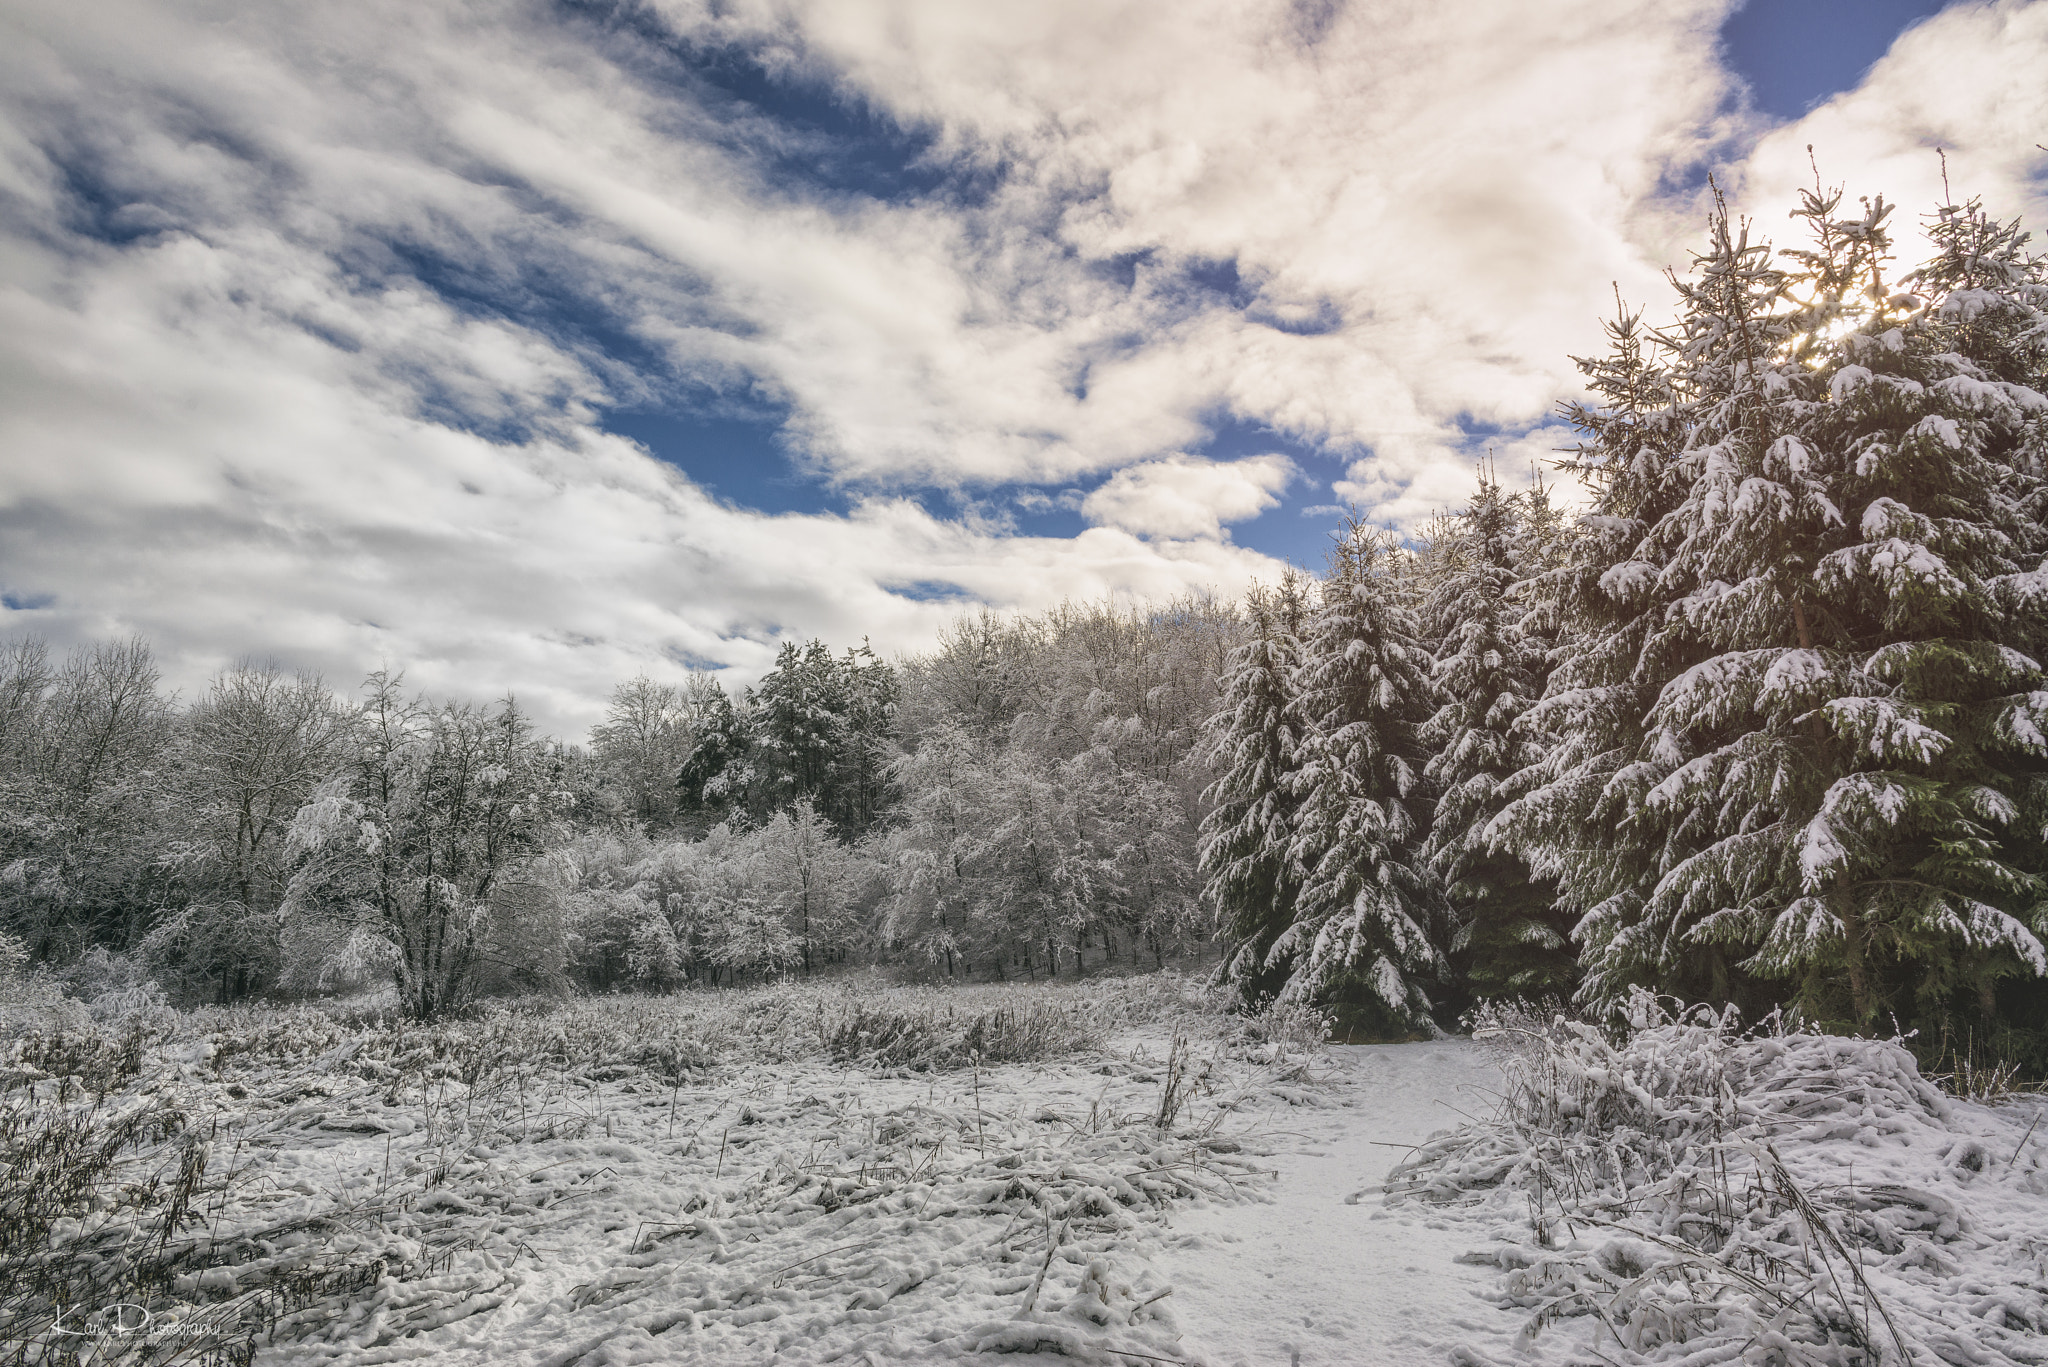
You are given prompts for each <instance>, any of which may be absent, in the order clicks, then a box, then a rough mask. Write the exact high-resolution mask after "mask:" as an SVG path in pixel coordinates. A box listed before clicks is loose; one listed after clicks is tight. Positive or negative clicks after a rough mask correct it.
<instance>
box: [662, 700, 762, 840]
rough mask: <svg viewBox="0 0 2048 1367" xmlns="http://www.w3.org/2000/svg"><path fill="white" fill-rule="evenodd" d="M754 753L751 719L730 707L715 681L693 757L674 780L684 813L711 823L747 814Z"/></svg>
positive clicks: (703, 709) (700, 711) (699, 722)
mask: <svg viewBox="0 0 2048 1367" xmlns="http://www.w3.org/2000/svg"><path fill="white" fill-rule="evenodd" d="M753 748H754V743H753V736H752V732H751V730H750V728H749V727H748V724H747V718H746V717H745V716H743V715H742V714H741V713H740V711H739V709H738V708H736V707H734V706H733V705H732V699H731V698H730V697H728V696H727V694H726V691H725V688H724V686H723V685H722V684H720V683H719V682H718V681H717V680H715V679H714V680H712V682H711V686H710V690H709V692H708V694H707V695H706V697H705V698H704V701H703V703H702V705H701V706H700V707H699V709H698V713H697V719H696V725H695V727H694V728H693V737H692V741H691V745H690V751H689V754H687V755H686V756H684V759H683V764H682V768H681V770H680V771H679V772H678V773H677V775H676V790H677V793H678V795H679V799H680V804H681V806H680V809H681V810H682V811H684V812H687V813H691V814H694V815H696V816H697V817H699V818H700V819H708V820H718V819H721V818H722V817H723V816H724V814H725V813H727V812H730V811H734V810H738V811H741V812H744V811H745V810H746V804H747V797H748V794H749V790H750V789H751V788H752V787H753V778H754V770H753V762H752V755H753Z"/></svg>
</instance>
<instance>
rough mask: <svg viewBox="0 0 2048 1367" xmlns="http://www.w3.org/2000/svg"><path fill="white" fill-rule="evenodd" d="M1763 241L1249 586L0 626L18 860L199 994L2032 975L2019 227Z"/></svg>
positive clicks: (1969, 224) (33, 916)
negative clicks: (816, 621) (576, 613)
mask: <svg viewBox="0 0 2048 1367" xmlns="http://www.w3.org/2000/svg"><path fill="white" fill-rule="evenodd" d="M1891 213H1892V210H1891V208H1890V206H1888V205H1886V204H1885V203H1884V202H1883V201H1882V200H1881V199H1880V200H1877V201H1875V202H1871V203H1866V204H1864V205H1863V206H1862V208H1861V211H1860V212H1857V211H1846V212H1845V211H1844V209H1843V207H1842V195H1841V193H1840V192H1839V191H1834V192H1823V191H1821V190H1818V189H1816V190H1815V191H1813V192H1810V193H1808V194H1807V195H1805V196H1804V198H1803V201H1802V204H1801V207H1800V209H1799V210H1798V211H1797V213H1796V214H1795V218H1796V219H1797V220H1799V222H1800V223H1801V224H1802V225H1803V231H1804V237H1803V240H1802V241H1801V242H1800V244H1799V245H1797V246H1795V247H1792V248H1789V249H1783V250H1779V249H1774V248H1773V247H1771V246H1770V245H1769V244H1768V243H1766V242H1763V241H1761V240H1759V239H1756V238H1755V235H1754V229H1753V227H1752V225H1749V224H1745V223H1740V222H1735V221H1731V219H1730V218H1729V216H1728V215H1727V214H1726V213H1725V211H1724V212H1720V213H1717V214H1716V216H1715V217H1714V219H1713V220H1712V223H1711V225H1710V237H1709V244H1708V246H1707V248H1706V249H1705V250H1704V251H1703V252H1701V253H1700V254H1699V255H1698V256H1697V258H1696V260H1695V262H1694V264H1693V269H1692V270H1691V271H1690V272H1689V273H1688V274H1686V275H1685V276H1683V277H1680V276H1677V275H1674V276H1673V277H1672V284H1673V286H1674V289H1675V292H1676V295H1677V312H1676V316H1675V317H1674V318H1673V319H1672V320H1671V321H1670V322H1668V323H1666V324H1665V325H1662V326H1650V325H1648V324H1646V323H1645V321H1644V314H1643V312H1642V311H1627V310H1624V311H1622V312H1621V313H1620V314H1619V315H1618V316H1617V317H1616V318H1615V319H1614V320H1612V321H1611V322H1610V323H1609V324H1608V325H1607V332H1608V339H1609V343H1610V347H1609V350H1608V352H1607V353H1606V354H1605V355H1602V356H1598V357H1594V358H1588V359H1585V360H1582V361H1581V362H1580V367H1581V369H1582V370H1583V372H1584V373H1585V375H1586V378H1587V385H1588V389H1589V392H1590V397H1589V399H1588V400H1586V401H1585V402H1582V403H1578V404H1574V405H1572V406H1570V408H1569V409H1568V413H1567V416H1568V417H1569V418H1570V420H1571V421H1572V422H1573V423H1574V424H1575V425H1576V426H1577V427H1578V429H1579V430H1580V431H1581V433H1582V434H1583V441H1582V443H1581V445H1580V447H1579V448H1578V449H1577V450H1576V451H1575V452H1571V453H1567V454H1566V455H1565V456H1564V458H1563V459H1562V460H1561V461H1560V462H1559V464H1560V466H1561V467H1562V469H1563V470H1564V471H1565V472H1566V473H1567V474H1568V475H1570V476H1571V477H1572V478H1573V479H1574V480H1576V482H1577V483H1578V484H1579V485H1580V486H1581V487H1583V488H1584V489H1585V490H1586V491H1587V494H1586V497H1587V499H1588V500H1589V502H1588V503H1587V506H1585V507H1584V508H1583V509H1579V510H1575V511H1568V510H1567V509H1566V508H1565V507H1564V506H1562V504H1561V502H1560V500H1558V499H1557V498H1555V497H1554V493H1555V490H1554V488H1546V487H1545V486H1544V485H1542V484H1541V483H1532V484H1531V485H1530V486H1529V487H1526V488H1509V487H1508V486H1507V485H1505V484H1504V483H1502V482H1501V481H1500V480H1499V478H1498V477H1497V476H1496V475H1495V474H1494V472H1492V471H1491V470H1488V471H1486V472H1484V474H1483V475H1482V478H1481V479H1480V481H1479V484H1478V487H1477V489H1476V490H1475V492H1474V493H1473V495H1472V497H1471V499H1470V502H1469V504H1468V505H1467V507H1466V508H1464V509H1463V510H1461V511H1459V512H1457V513H1456V514H1454V515H1449V516H1445V517H1442V518H1439V519H1437V520H1436V521H1435V522H1434V523H1432V524H1431V525H1430V526H1428V527H1426V528H1424V529H1422V531H1421V532H1420V534H1418V535H1416V536H1413V537H1407V538H1403V537H1398V536H1396V535H1394V534H1393V533H1391V532H1388V531H1386V530H1383V529H1376V528H1373V527H1371V526H1368V525H1366V524H1364V523H1362V522H1359V521H1356V520H1352V521H1349V522H1347V523H1346V525H1345V526H1344V527H1343V528H1342V529H1340V531H1339V532H1338V534H1337V535H1336V536H1335V537H1334V538H1333V541H1334V544H1333V548H1332V552H1331V555H1330V559H1329V562H1328V564H1327V566H1326V567H1325V568H1324V571H1323V572H1322V573H1321V574H1319V575H1309V574H1306V573H1298V572H1290V573H1289V574H1287V575H1284V576H1283V577H1282V578H1281V579H1280V581H1279V582H1277V583H1275V584H1271V585H1266V586H1261V587H1258V588H1255V589H1254V590H1252V591H1251V592H1250V593H1248V594H1247V595H1246V596H1245V597H1244V598H1243V599H1242V600H1240V601H1223V600H1219V599H1214V598H1204V597H1194V598H1188V599H1185V600H1181V601H1177V602H1173V603H1168V604H1160V605H1132V604H1118V603H1095V604H1082V605H1071V604H1070V605H1067V606H1063V607H1061V608H1059V609H1056V610H1054V611H1051V612H1047V613H1043V614H1039V615H1035V616H999V615H995V614H991V613H986V612H983V613H979V614H969V615H966V616H963V617H962V618H961V619H960V620H959V621H958V622H957V623H956V624H955V625H954V626H953V627H952V628H951V629H950V630H949V631H948V632H946V633H945V634H944V635H943V637H942V638H941V640H940V641H939V643H938V645H937V646H936V647H935V648H934V649H932V650H930V651H927V652H924V653H921V654H915V655H910V656H906V657H902V658H899V659H897V660H895V661H884V660H882V659H880V658H878V657H877V656H876V655H875V654H874V653H873V652H872V651H871V650H869V649H868V648H867V647H866V646H865V645H863V646H861V647H856V648H853V649H849V650H844V651H840V652H837V653H835V652H834V651H832V650H831V649H829V648H827V647H826V646H825V645H824V644H822V643H820V642H816V641H812V642H808V643H798V642H790V643H787V644H785V645H784V646H783V647H782V649H781V652H780V654H779V655H778V657H777V659H776V662H775V665H774V668H773V669H771V670H770V671H769V672H768V674H767V675H766V676H764V677H763V678H762V680H761V681H760V682H759V683H757V684H756V685H754V686H753V687H752V688H750V689H744V690H741V691H740V692H739V693H738V695H737V696H734V695H732V694H729V693H728V692H727V691H726V689H725V688H724V687H723V686H722V684H721V683H720V682H719V681H718V680H717V679H716V678H714V677H712V676H709V675H705V674H691V675H689V676H688V677H687V678H685V679H683V680H681V681H678V682H660V681H655V680H651V679H646V678H641V679H636V680H633V681H630V682H628V683H626V684H624V685H622V686H621V687H620V688H619V689H618V690H617V691H616V692H615V693H614V695H613V697H612V699H611V704H610V707H609V709H608V712H607V716H606V719H605V721H604V722H603V723H602V724H601V725H599V726H598V727H597V728H595V729H594V731H593V732H592V735H591V737H590V739H589V743H588V744H587V745H582V746H577V745H566V744H562V743H558V742H555V741H551V740H548V739H546V738H542V737H539V736H536V735H535V734H534V733H533V730H532V728H531V726H530V725H529V723H528V722H527V720H526V719H525V718H524V716H523V715H522V714H521V713H520V711H519V709H518V707H517V704H516V702H514V701H513V700H511V699H506V700H504V701H502V702H501V703H499V704H497V705H495V706H492V707H483V708H479V707H476V706H474V705H471V704H467V703H459V702H449V701H434V700H429V699H425V698H420V697H415V696H411V695H408V694H407V693H405V691H404V690H403V688H402V686H401V681H400V680H398V679H396V678H393V677H389V676H386V675H383V674H377V675H372V676H371V678H370V679H369V680H368V682H367V683H366V684H365V686H364V688H363V690H362V691H361V692H360V694H358V695H357V696H356V697H354V698H353V699H349V700H343V699H340V698H338V697H336V696H334V695H333V694H332V693H331V692H330V691H329V690H327V689H326V688H324V687H323V686H322V685H321V684H320V683H319V681H318V680H315V679H311V678H308V677H304V676H296V675H286V674H284V673H283V672H281V671H279V670H276V669H270V668H263V667H254V666H244V667H239V668H236V669H233V670H229V671H226V672H225V673H223V674H222V675H221V676H220V677H219V678H218V679H216V680H215V681H214V683H213V684H212V685H211V687H210V688H209V690H208V691H207V692H206V693H205V694H204V695H203V696H202V697H200V698H198V699H196V700H194V701H192V702H191V703H189V704H186V705H182V706H180V705H178V704H177V703H175V702H174V701H173V700H171V699H168V698H166V697H165V696H163V694H162V692H161V690H160V689H159V687H158V681H157V678H156V672H155V668H154V666H153V664H152V663H151V661H150V657H149V653H148V650H147V648H146V647H145V646H144V645H142V644H141V643H139V642H126V643H107V644H101V645H97V646H92V647H88V648H86V649H83V650H81V651H78V652H76V653H74V654H73V655H72V656H71V657H70V658H69V659H67V660H65V661H64V662H62V663H61V664H57V663H53V662H52V661H51V660H50V658H49V656H48V653H47V651H45V650H44V649H43V648H42V647H41V646H40V645H38V644H37V643H35V642H33V641H25V640H24V641H17V642H15V643H14V644H13V645H12V646H10V647H9V648H8V650H7V652H6V654H5V656H4V658H0V799H4V816H0V916H4V918H5V919H4V925H5V928H6V933H7V934H8V935H9V936H10V937H11V940H12V942H13V943H14V944H15V945H16V946H17V947H18V951H17V952H18V953H20V954H24V955H26V956H29V957H31V958H32V959H34V960H35V961H37V962H39V963H42V964H45V965H49V966H52V971H62V972H70V973H74V974H78V973H87V972H93V973H99V974H101V975H102V976H105V975H108V974H118V973H129V974H137V973H144V972H146V973H148V974H149V975H151V976H152V978H153V980H154V981H156V982H158V983H160V984H162V985H163V986H164V987H165V989H166V990H168V991H170V992H172V993H173V994H175V995H179V996H183V997H185V998H188V999H189V998H198V997H211V998H212V999H214V1000H230V999H233V998H235V997H237V996H240V995H245V994H248V993H251V992H258V991H270V990H284V991H319V990H339V989H341V988H346V987H352V986H357V985H360V984H362V983H365V982H369V981H372V980H376V979H379V978H384V979H388V980H391V981H394V982H396V983H397V984H398V986H399V989H400V992H401V994H402V996H403V998H404V1000H405V1003H406V1005H407V1006H408V1008H409V1009H411V1010H413V1011H415V1012H416V1013H419V1014H422V1015H430V1014H433V1013H434V1012H436V1011H439V1010H441V1009H444V1008H445V1007H446V1006H447V1005H449V1004H450V1003H452V1002H454V1001H456V1000H459V999H460V998H461V997H463V996H464V995H466V994H470V993H474V992H478V991H509V990H529V989H540V988H547V987H556V986H560V985H562V984H567V983H576V984H580V985H581V986H583V987H585V988H587V989H590V990H600V991H602V990H618V989H646V990H660V989H664V988H668V987H672V986H675V985H678V984H682V983H686V982H739V981H746V980H752V979H759V978H761V977H764V976H771V975H775V974H780V973H788V972H815V971H818V970H819V969H821V968H823V967H826V966H828V965H832V964H837V963H843V962H847V961H853V960H860V961H887V962H894V963H897V964H902V965H907V966H911V967H914V968H916V969H918V970H919V971H922V972H927V973H933V974H940V975H953V976H976V977H1003V978H1011V977H1022V978H1027V979H1030V978H1037V977H1039V976H1043V975H1059V974H1066V973H1073V972H1077V971H1082V970H1084V969H1086V968H1088V967H1090V966H1091V965H1098V964H1102V963H1109V962H1115V963H1144V962H1151V963H1155V964H1156V963H1163V962H1164V961H1165V960H1166V959H1167V958H1168V957H1169V956H1182V955H1186V954H1189V953H1196V954H1205V953H1207V954H1214V955H1217V956H1220V957H1219V965H1218V972H1219V973H1220V974H1221V975H1222V976H1223V977H1224V978H1225V979H1227V980H1228V981H1230V982H1232V983H1234V984H1236V986H1237V987H1238V989H1239V991H1240V992H1241V993H1242V995H1243V996H1244V997H1245V998H1246V999H1247V1000H1249V1001H1259V1000H1264V999H1268V998H1272V997H1282V998H1287V999H1298V1000H1305V1001H1313V1002H1316V1003H1320V1004H1322V1005H1324V1006H1327V1007H1331V1008H1333V1009H1335V1010H1336V1011H1337V1012H1338V1014H1339V1015H1340V1016H1341V1017H1343V1018H1345V1019H1346V1020H1347V1022H1348V1023H1349V1024H1350V1026H1351V1028H1353V1029H1356V1030H1360V1031H1376V1032H1381V1033H1387V1032H1402V1031H1409V1030H1428V1029H1434V1028H1437V1027H1439V1026H1442V1025H1448V1024H1450V1023H1452V1021H1453V1020H1454V1019H1455V1018H1456V1016H1457V1015H1458V1013H1459V1012H1460V1011H1461V1010H1462V1009H1463V1008H1464V1007H1465V1006H1467V1005H1469V1004H1470V1003H1471V1002H1473V1001H1475V1000H1478V999H1484V998H1500V997H1519V998H1540V997H1549V996H1556V997H1563V996H1574V995H1575V996H1576V997H1577V998H1578V999H1579V1000H1580V1001H1582V1002H1583V1003H1585V1004H1587V1005H1589V1006H1594V1007H1599V1006H1601V1005H1603V1004H1606V1003H1610V1002H1613V1001H1615V1000H1617V999H1619V998H1620V997H1621V996H1622V995H1624V994H1625V992H1626V990H1627V989H1628V988H1629V987H1631V986H1633V985H1639V984H1640V985H1647V986H1651V987H1654V988H1657V989H1658V990H1663V991H1671V992H1677V993H1680V994H1683V995H1686V996H1688V997H1693V998H1701V999H1709V1000H1715V1001H1735V1002H1740V1003H1742V1004H1744V1005H1745V1006H1746V1007H1748V1008H1750V1009H1752V1010H1762V1009H1766V1008H1768V1007H1769V1006H1771V1005H1775V1004H1783V1003H1795V1004H1797V1005H1798V1006H1799V1007H1800V1008H1801V1009H1802V1010H1804V1011H1805V1012H1806V1013H1807V1014H1808V1015H1809V1016H1810V1017H1812V1018H1814V1019H1819V1020H1824V1021H1830V1022H1836V1023H1841V1024H1846V1025H1849V1026H1853V1027H1856V1028H1869V1027H1872V1026H1874V1025H1876V1024H1877V1023H1879V1021H1880V1019H1881V1018H1884V1017H1887V1016H1890V1017H1895V1018H1897V1019H1899V1020H1901V1021H1908V1022H1910V1021H1915V1020H1918V1021H1923V1022H1930V1023H1931V1022H1936V1021H1942V1022H1947V1021H1970V1022H1987V1021H1994V1020H1997V1021H2004V1022H2006V1023H2007V1024H2008V1025H2009V1024H2011V1023H2013V1022H2033V1023H2034V1024H2039V1019H2038V1018H2040V1017H2041V1016H2043V1014H2044V1008H2048V1000H2044V996H2043V993H2042V990H2041V987H2040V982H2041V979H2042V977H2043V974H2044V971H2048V958H2044V954H2043V950H2042V937H2043V936H2044V935H2048V891H2044V881H2043V878H2044V871H2048V864H2044V854H2048V739H2044V737H2048V687H2044V683H2043V676H2042V669H2041V665H2040V663H2039V661H2040V659H2041V658H2042V651H2043V649H2044V648H2048V640H2044V636H2048V473H2044V471H2048V398H2044V397H2043V394H2044V391H2048V271H2044V266H2043V262H2042V259H2041V258H2038V257H2034V256H2030V255H2028V254H2027V252H2026V251H2025V243H2026V240H2027V239H2026V235H2025V234H2024V233H2023V232H2022V231H2021V230H2020V227H2019V225H2018V224H2017V223H2016V222H2015V223H2004V222H2000V221H1998V220H1996V219H1994V218H1992V217H1990V216H1988V215H1987V214H1986V213H1985V212H1984V211H1983V210H1982V208H1981V206H1979V205H1978V204H1976V203H1975V202H1974V201H1973V202H1970V203H1967V204H1963V205H1948V206H1943V207H1941V208H1940V209H1938V210H1937V211H1936V212H1935V213H1934V214H1933V215H1931V216H1930V218H1929V219H1928V224H1927V236H1928V238H1929V240H1930V245H1931V248H1932V252H1931V255H1930V256H1929V258H1928V259H1927V260H1926V261H1925V262H1924V263H1923V264H1921V265H1919V266H1918V267H1917V268H1915V269H1913V270H1911V271H1905V272H1898V271H1895V270H1894V266H1893V262H1892V238H1891V231H1892V230H1891V224H1890V215H1891Z"/></svg>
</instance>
